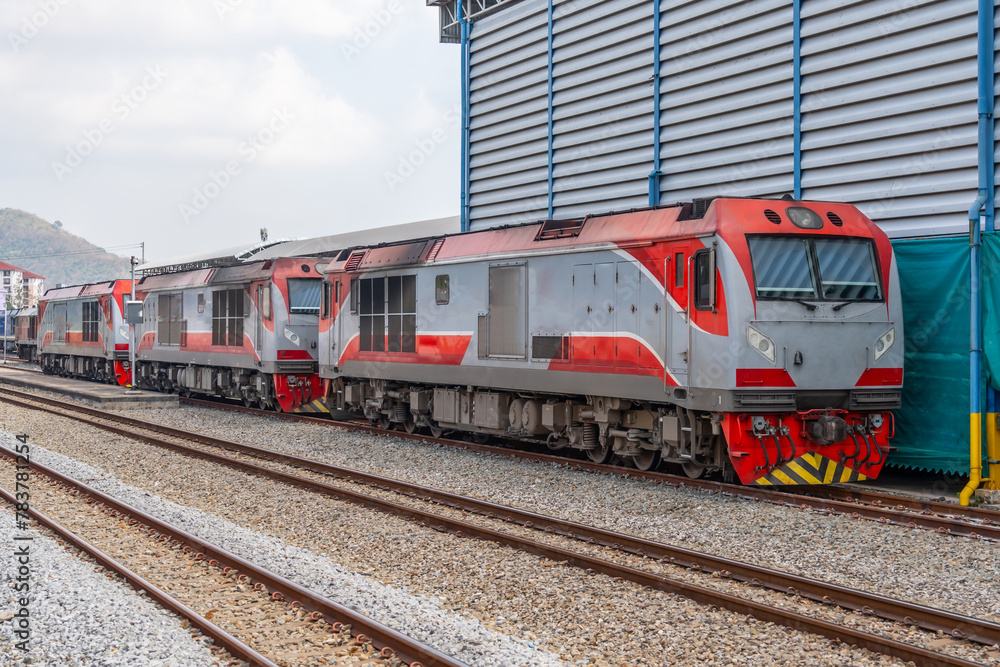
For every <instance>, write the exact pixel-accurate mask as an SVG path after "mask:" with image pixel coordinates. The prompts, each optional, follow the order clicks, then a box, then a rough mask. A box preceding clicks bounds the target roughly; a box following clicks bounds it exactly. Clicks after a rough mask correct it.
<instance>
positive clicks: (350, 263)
mask: <svg viewBox="0 0 1000 667" xmlns="http://www.w3.org/2000/svg"><path fill="white" fill-rule="evenodd" d="M364 257H365V253H363V252H356V253H354V254H353V255H351V258H350V259H348V260H347V264H345V265H344V271H353V270H354V269H356V268H358V265H359V264H361V260H362V259H364Z"/></svg>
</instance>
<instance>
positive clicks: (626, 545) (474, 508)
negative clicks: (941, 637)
mask: <svg viewBox="0 0 1000 667" xmlns="http://www.w3.org/2000/svg"><path fill="white" fill-rule="evenodd" d="M71 407H73V408H74V409H75V408H76V406H71ZM92 410H93V409H92V408H87V411H88V412H89V411H92ZM116 416H117V415H116ZM126 419H128V418H126ZM86 423H92V424H93V425H95V426H97V427H101V428H108V426H107V425H105V424H100V423H95V422H91V421H90V420H87V421H86ZM133 425H134V426H138V427H140V428H143V429H148V430H153V431H155V432H158V433H164V434H167V435H171V436H174V437H177V438H183V439H185V440H190V441H194V442H199V443H201V444H204V445H208V446H211V447H217V448H220V449H224V450H229V451H234V452H239V453H240V454H244V455H247V456H253V457H256V458H261V459H265V460H269V461H273V462H276V463H281V464H284V465H288V466H293V467H296V468H301V469H305V470H310V471H312V472H315V473H319V474H323V475H329V476H332V477H336V478H339V479H344V480H348V481H353V482H357V483H361V484H366V485H370V486H374V487H377V488H381V489H386V490H390V491H394V492H398V493H403V494H406V495H409V496H413V497H416V498H418V499H421V500H425V501H430V502H435V503H438V504H441V505H445V506H448V507H452V508H455V509H460V510H463V511H468V512H473V513H476V514H479V515H482V516H486V517H488V518H493V519H499V520H502V521H505V522H508V523H516V524H519V525H521V526H524V527H527V528H533V529H537V530H542V531H545V532H550V533H555V534H558V535H561V536H564V537H571V538H575V539H580V540H586V541H588V542H590V543H593V544H598V545H600V546H604V547H610V548H614V549H616V550H619V551H624V552H627V553H631V554H634V555H638V556H643V557H649V558H655V559H658V560H661V561H666V562H669V563H671V564H674V565H679V566H682V567H686V568H689V569H694V570H700V571H706V572H715V573H724V575H725V576H726V577H728V578H732V579H736V580H738V581H743V582H747V583H751V584H753V585H757V586H763V587H765V588H769V589H772V590H775V591H780V592H783V593H789V594H792V595H798V596H801V597H804V598H808V599H811V600H813V601H816V602H820V603H823V604H830V605H836V606H839V607H843V608H845V609H851V610H855V611H862V612H864V613H866V614H872V615H875V616H878V617H880V618H884V619H887V620H891V621H895V622H901V623H906V624H908V625H915V626H918V627H921V628H923V629H925V630H929V631H932V632H943V633H947V634H949V635H951V636H953V637H957V638H964V639H969V640H971V641H975V642H978V643H981V644H986V645H994V644H1000V624H996V623H992V622H989V621H985V620H982V619H976V618H973V617H969V616H965V615H962V614H956V613H953V612H948V611H944V610H938V609H934V608H932V607H927V606H924V605H919V604H914V603H910V602H905V601H901V600H895V599H892V598H885V597H883V596H880V595H876V594H873V593H869V592H866V591H861V590H858V589H852V588H848V587H844V586H839V585H836V584H830V583H826V582H822V581H817V580H814V579H809V578H807V577H802V576H799V575H795V574H790V573H785V572H781V571H778V570H773V569H769V568H764V567H760V566H756V565H753V564H750V563H745V562H741V561H737V560H732V559H728V558H722V557H717V556H713V555H710V554H706V553H701V552H697V551H694V550H690V549H685V548H681V547H675V546H672V545H668V544H664V543H660V542H656V541H653V540H647V539H644V538H640V537H635V536H632V535H627V534H624V533H617V532H613V531H609V530H604V529H602V528H596V527H592V526H587V525H584V524H580V523H575V522H571V521H565V520H562V519H558V518H554V517H549V516H545V515H542V514H537V513H534V512H528V511H524V510H519V509H516V508H512V507H507V506H504V505H498V504H495V503H490V502H487V501H483V500H478V499H475V498H468V497H465V496H461V495H457V494H453V493H449V492H446V491H439V490H436V489H431V488H428V487H424V486H420V485H417V484H411V483H409V482H404V481H400V480H395V479H391V478H387V477H383V476H380V475H375V474H371V473H366V472H362V471H359V470H354V469H351V468H345V467H342V466H336V465H332V464H328V463H323V462H321V461H316V460H313V459H308V458H304V457H300V456H294V455H290V454H283V453H281V452H277V451H274V450H270V449H266V448H263V447H256V446H252V445H245V444H242V443H238V442H233V441H230V440H224V439H221V438H215V437H212V436H206V435H202V434H199V433H192V432H189V431H183V430H180V429H175V428H173V427H168V426H162V425H159V424H144V423H135V424H133ZM111 430H112V432H115V433H118V434H120V435H125V436H128V437H133V438H135V437H139V438H141V439H143V440H145V441H147V442H149V443H150V444H154V445H160V446H163V445H162V444H160V443H159V441H158V439H155V438H154V439H149V440H146V439H145V436H142V435H141V434H136V433H134V432H133V431H130V430H125V429H118V428H117V427H111ZM171 444H172V443H171ZM175 451H180V453H183V454H191V455H194V456H199V457H204V455H205V454H206V452H203V451H202V450H198V449H195V450H193V451H192V450H188V449H187V448H185V449H182V450H175ZM213 460H216V461H217V462H220V463H223V464H225V465H230V461H232V459H228V458H225V457H222V458H216V457H214V456H213ZM244 469H245V470H248V471H249V472H255V471H257V468H256V467H255V468H252V469H246V468H244ZM264 470H267V471H269V472H268V473H265V474H268V475H271V474H273V473H272V472H271V470H272V469H270V468H265V469H264ZM273 472H277V471H273ZM282 474H284V473H282ZM298 479H300V478H297V477H294V476H289V478H286V479H285V480H284V481H287V482H288V483H290V484H294V483H295V480H298ZM315 490H318V491H321V492H324V493H326V492H327V490H326V488H325V487H319V488H317V489H315ZM341 491H346V490H341ZM347 493H350V494H352V495H349V496H342V497H341V499H342V500H349V501H351V502H357V503H362V504H367V503H368V502H370V500H369V499H370V496H367V495H363V494H353V492H347ZM380 509H381V508H380ZM394 510H395V508H393V511H394ZM434 517H435V515H428V516H427V517H425V518H423V520H425V521H428V520H433V518H434Z"/></svg>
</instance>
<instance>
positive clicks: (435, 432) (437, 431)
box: [428, 426, 444, 438]
mask: <svg viewBox="0 0 1000 667" xmlns="http://www.w3.org/2000/svg"><path fill="white" fill-rule="evenodd" d="M428 430H429V431H430V432H431V437H432V438H440V437H441V436H442V435H444V429H443V428H441V427H439V426H430V427H428Z"/></svg>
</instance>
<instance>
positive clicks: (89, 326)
mask: <svg viewBox="0 0 1000 667" xmlns="http://www.w3.org/2000/svg"><path fill="white" fill-rule="evenodd" d="M321 283H322V276H321V274H320V273H319V271H318V269H317V260H316V259H315V258H313V259H299V258H282V259H275V260H267V261H260V262H253V263H249V264H241V265H238V266H230V267H222V268H206V269H198V270H194V271H183V272H178V273H169V274H162V275H154V276H147V277H145V278H143V279H142V280H141V281H139V282H138V283H137V284H136V296H137V298H138V299H139V300H142V301H143V321H142V323H141V324H137V325H135V339H136V340H137V341H138V345H137V351H136V369H135V379H136V384H137V385H139V386H141V387H143V388H147V389H156V390H159V391H166V392H172V391H177V392H179V393H181V394H185V395H190V394H212V395H216V396H225V397H229V398H236V399H241V400H243V402H244V403H245V404H246V405H254V406H259V407H262V408H267V409H274V410H284V411H291V410H295V409H296V408H299V407H300V406H302V405H304V404H306V403H309V402H310V401H313V400H314V399H318V398H320V397H321V396H322V391H323V389H322V383H321V381H320V379H319V376H318V375H317V373H316V371H317V357H316V353H317V349H316V336H317V322H318V320H319V306H320V304H319V301H320V293H321V287H320V286H321ZM131 289H132V288H131V283H130V282H129V281H127V280H116V281H112V282H108V283H98V284H94V285H83V286H76V287H67V288H59V289H53V290H49V291H48V292H46V293H45V296H44V297H43V298H42V300H41V303H40V305H39V312H40V313H41V317H40V325H39V329H38V340H39V350H40V361H41V364H42V368H43V370H44V371H45V372H46V373H57V374H61V375H72V376H76V377H85V378H88V379H92V380H98V381H108V382H112V383H113V382H116V381H117V382H118V383H119V384H121V385H125V384H127V383H128V381H129V373H128V363H129V361H128V360H129V351H128V350H129V347H128V346H129V331H128V325H126V324H125V323H124V321H123V316H122V313H123V312H124V300H125V299H126V298H127V297H128V296H129V295H130V294H131Z"/></svg>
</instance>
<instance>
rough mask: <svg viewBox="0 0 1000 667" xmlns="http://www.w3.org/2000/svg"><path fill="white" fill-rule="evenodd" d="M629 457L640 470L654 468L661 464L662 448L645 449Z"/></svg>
mask: <svg viewBox="0 0 1000 667" xmlns="http://www.w3.org/2000/svg"><path fill="white" fill-rule="evenodd" d="M629 459H630V460H631V461H632V465H634V466H635V467H636V468H638V469H639V470H654V469H656V468H657V467H658V466H659V465H660V450H658V449H644V450H642V453H641V454H638V455H636V456H630V457H629Z"/></svg>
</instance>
